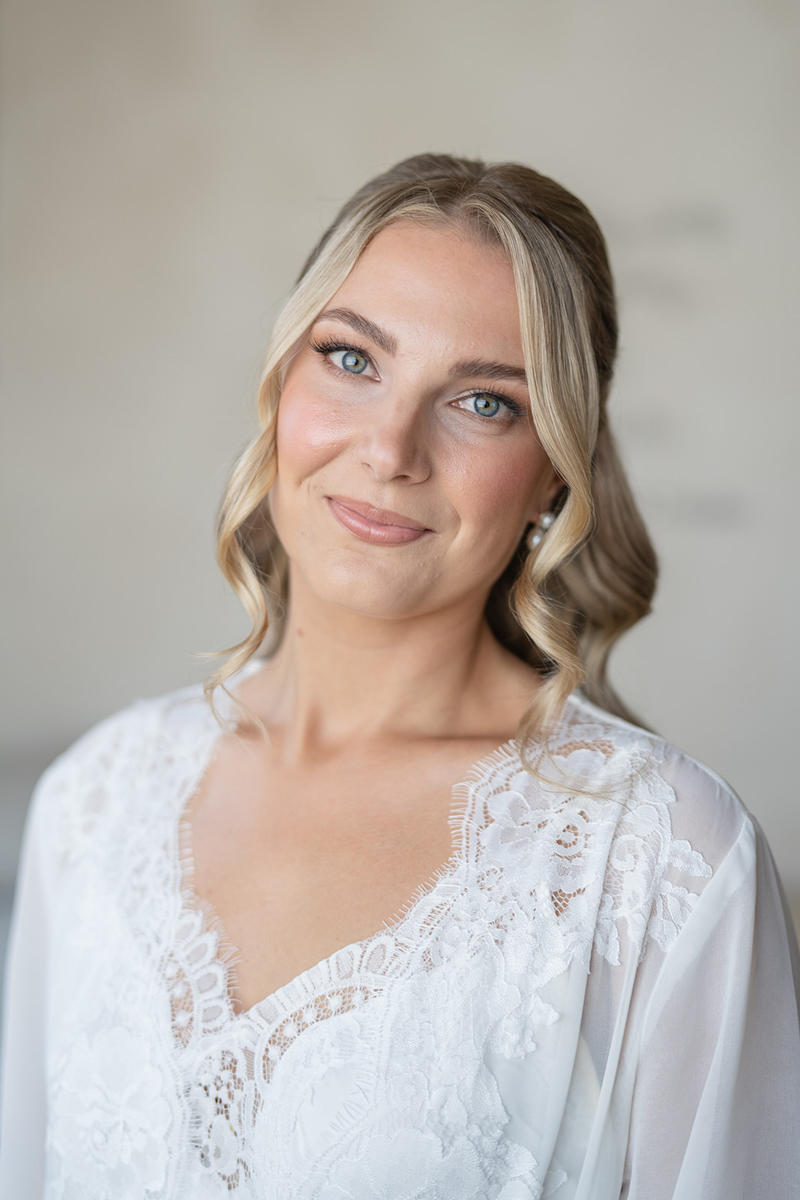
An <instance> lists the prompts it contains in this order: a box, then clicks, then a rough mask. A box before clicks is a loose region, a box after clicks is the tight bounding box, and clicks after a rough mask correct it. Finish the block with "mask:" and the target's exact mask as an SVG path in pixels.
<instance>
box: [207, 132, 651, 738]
mask: <svg viewBox="0 0 800 1200" xmlns="http://www.w3.org/2000/svg"><path fill="white" fill-rule="evenodd" d="M400 220H416V221H426V222H429V221H439V222H447V223H448V224H457V225H459V226H461V227H462V228H465V229H467V230H469V231H471V232H472V233H474V234H476V235H477V236H479V237H481V238H483V239H484V240H485V241H488V242H489V243H491V244H493V245H496V246H498V247H499V248H501V249H502V250H503V251H504V252H505V253H506V254H507V255H508V257H509V259H510V261H511V264H512V266H513V270H514V279H515V284H516V290H517V296H518V300H519V311H520V324H521V333H522V346H523V352H524V357H525V367H526V371H527V376H528V381H529V391H530V399H531V409H532V416H533V421H534V424H535V427H536V430H537V433H538V435H539V438H540V440H541V442H542V445H543V446H544V449H545V451H546V453H547V454H548V456H549V458H550V461H551V463H552V465H553V467H554V468H555V470H556V471H557V473H558V475H559V476H560V478H561V480H562V481H563V484H564V487H563V491H562V493H561V497H560V500H559V503H558V506H557V510H558V515H557V517H556V520H555V522H554V523H553V525H552V527H551V528H550V530H549V532H548V533H547V536H546V537H545V538H544V539H543V541H542V542H541V544H540V546H538V547H537V548H536V549H535V550H533V551H528V548H527V545H526V543H525V541H524V540H523V542H522V543H521V544H520V546H519V548H518V550H517V552H516V553H515V555H514V557H513V559H512V561H511V562H510V563H509V565H508V567H507V568H506V570H505V571H504V573H503V575H502V576H501V577H500V579H498V580H497V582H496V583H495V585H494V587H493V589H492V591H491V594H490V597H489V601H488V604H487V609H486V616H487V619H488V621H489V623H490V625H491V628H492V630H493V632H494V633H495V636H496V637H498V639H499V640H500V641H501V642H502V643H503V644H505V645H506V646H507V647H509V648H510V649H511V650H513V651H514V653H516V654H517V655H519V656H520V657H521V658H523V659H525V660H526V661H527V662H529V663H530V664H531V665H533V666H534V667H536V668H537V670H538V671H539V672H540V673H541V675H542V677H543V682H542V685H541V687H539V688H538V689H537V691H536V695H535V697H534V699H533V701H532V703H531V706H530V709H529V711H528V712H527V714H526V716H525V718H524V720H523V722H522V725H521V729H520V736H521V738H522V740H523V744H525V741H526V739H529V738H530V737H531V736H532V735H533V734H534V733H537V732H538V733H542V732H546V731H547V729H549V728H550V727H551V726H552V724H553V722H554V721H555V720H556V719H557V718H558V716H559V714H560V712H561V710H562V708H563V705H564V702H565V700H566V698H567V696H568V695H569V694H570V692H571V691H573V689H575V688H576V687H582V688H583V691H584V693H585V694H586V696H587V697H588V698H589V699H590V700H593V701H595V702H596V703H598V704H600V705H601V706H602V707H604V708H606V709H608V710H609V711H611V712H613V713H616V714H618V715H620V716H623V717H628V718H630V714H629V713H628V711H627V709H626V708H625V706H624V704H623V703H622V701H621V700H620V699H619V697H618V696H617V695H616V693H615V692H614V690H613V688H612V687H611V685H610V684H609V682H608V678H607V670H606V668H607V661H608V655H609V651H610V650H611V647H612V646H613V644H614V642H615V641H616V640H617V638H618V637H619V636H620V634H622V633H623V632H624V631H625V630H626V629H629V628H630V627H631V626H632V625H634V624H635V623H636V621H638V620H639V619H640V618H641V617H643V616H645V615H646V614H647V613H648V612H649V610H650V602H651V599H652V595H653V591H654V589H655V581H656V560H655V555H654V552H653V548H652V546H651V543H650V540H649V538H648V535H647V531H646V530H645V527H644V525H643V523H642V520H641V517H640V516H639V513H638V511H637V509H636V505H635V503H634V500H633V497H632V495H631V492H630V489H629V487H628V484H627V481H626V479H625V474H624V471H623V468H622V466H621V463H620V460H619V457H618V455H617V452H616V449H615V446H614V441H613V438H612V435H611V431H610V430H609V428H608V424H607V421H606V401H607V397H608V392H609V388H610V384H611V378H612V372H613V364H614V357H615V354H616V347H617V318H616V308H615V302H614V288H613V282H612V278H611V271H610V267H609V263H608V256H607V253H606V247H605V242H604V240H603V236H602V234H601V232H600V229H599V228H598V226H597V223H596V222H595V220H594V218H593V217H592V215H591V213H590V212H589V211H588V209H587V208H586V207H585V206H584V205H583V204H582V203H581V202H580V201H579V200H577V199H576V198H575V197H574V196H573V195H571V194H570V193H569V192H568V191H566V189H565V188H562V187H561V186H560V185H559V184H557V183H555V182H554V181H553V180H552V179H548V178H547V177H546V176H543V175H539V174H538V173H537V172H536V171H533V170H530V169H529V168H527V167H523V166H519V165H517V164H514V163H499V164H494V165H491V164H490V165H486V164H484V163H482V162H479V161H471V160H467V159H460V158H452V157H450V156H449V155H437V154H423V155H418V156H416V157H414V158H409V159H406V160H405V161H404V162H401V163H399V164H398V165H397V166H395V167H393V168H392V169H391V170H390V171H387V172H386V173H385V174H383V175H380V176H378V177H377V178H375V179H373V180H371V181H370V182H369V183H367V184H365V185H364V187H362V188H360V189H359V191H358V192H356V194H355V195H354V196H353V197H352V199H351V200H349V201H348V202H347V204H345V205H344V207H343V208H342V210H341V211H340V212H339V214H338V216H337V217H336V219H335V221H334V222H333V224H332V225H331V226H330V228H329V229H328V230H327V231H326V232H325V233H324V234H323V236H322V238H321V239H320V241H319V243H318V245H317V246H316V247H315V249H314V250H313V252H312V254H311V255H310V257H309V259H308V261H307V262H306V264H305V266H304V267H303V270H302V272H301V274H300V277H299V279H298V281H297V284H296V286H295V288H294V291H293V292H292V294H291V296H290V297H289V300H288V302H287V304H286V306H285V307H284V309H283V311H282V312H281V314H280V316H279V318H278V321H277V323H276V326H275V330H274V333H273V336H272V340H271V344H270V347H269V352H268V354H267V360H266V363H265V366H264V372H263V376H262V381H261V387H260V391H259V398H258V412H259V420H260V425H261V432H260V433H259V435H258V436H257V437H256V438H255V439H254V440H253V441H252V443H251V444H250V445H249V446H248V447H247V449H246V450H245V452H244V454H243V455H242V456H241V458H240V459H239V462H238V463H237V464H236V467H235V469H234V471H233V474H232V477H231V480H230V483H229V485H228V488H227V491H226V493H225V497H224V499H223V503H222V508H221V512H220V518H219V525H218V536H219V540H218V560H219V565H220V567H221V569H222V572H223V574H224V575H225V577H226V579H227V580H228V582H229V583H230V584H231V586H232V587H233V588H234V590H235V591H236V593H237V594H238V596H239V597H240V599H241V600H242V602H243V604H244V606H245V608H246V609H247V612H248V614H249V616H250V618H251V621H252V629H251V632H250V633H249V634H248V636H247V637H245V638H244V639H243V640H242V641H241V642H240V643H239V644H238V645H237V646H234V647H233V648H232V649H231V650H230V651H228V652H227V653H229V654H230V657H229V659H228V660H227V662H226V663H225V664H224V665H223V666H221V667H220V668H219V669H218V670H217V671H216V672H214V674H212V675H211V676H210V678H209V680H208V681H207V685H206V686H207V691H208V692H209V694H211V693H212V692H213V689H214V688H215V687H217V686H218V685H219V684H221V683H224V681H225V680H226V679H228V678H229V677H230V676H231V675H232V674H233V673H234V672H236V671H238V670H239V669H240V668H241V667H242V666H243V665H244V664H245V663H246V662H247V661H248V660H249V659H251V658H252V657H253V656H254V655H255V654H256V653H257V651H258V650H259V649H261V648H262V647H266V648H268V649H274V647H275V645H276V644H277V640H278V638H279V636H280V626H281V617H282V614H283V612H284V610H285V604H286V601H287V579H288V572H287V561H286V555H285V552H284V551H283V547H282V546H281V545H280V542H279V540H278V538H277V535H276V533H275V530H274V529H273V527H272V525H271V524H270V520H269V516H268V512H267V497H268V495H269V491H270V488H271V487H272V484H273V481H274V479H275V472H276V451H275V428H276V418H277V412H278V402H279V400H280V393H281V385H282V380H283V376H284V373H285V369H286V367H287V365H288V363H289V361H290V359H291V357H292V355H293V353H294V352H295V351H296V349H297V346H298V343H299V342H300V340H301V339H302V338H303V337H304V336H305V335H306V333H307V331H308V330H309V328H310V326H311V325H312V324H313V322H314V321H315V320H316V318H317V317H318V316H319V314H320V312H322V311H323V310H324V308H325V306H326V305H327V303H328V301H329V300H330V299H331V297H332V296H333V294H334V293H335V292H336V291H337V290H338V288H339V287H340V286H341V284H342V283H343V282H344V280H345V278H346V277H347V275H348V274H349V272H350V270H351V269H352V267H353V266H354V264H355V262H356V260H357V259H358V257H359V255H360V254H361V253H362V251H363V250H364V248H365V247H366V245H367V244H368V242H369V241H370V240H371V239H372V238H373V237H375V235H376V234H377V233H378V232H379V231H380V230H381V229H384V228H385V227H386V226H387V225H390V224H393V223H394V222H396V221H400Z"/></svg>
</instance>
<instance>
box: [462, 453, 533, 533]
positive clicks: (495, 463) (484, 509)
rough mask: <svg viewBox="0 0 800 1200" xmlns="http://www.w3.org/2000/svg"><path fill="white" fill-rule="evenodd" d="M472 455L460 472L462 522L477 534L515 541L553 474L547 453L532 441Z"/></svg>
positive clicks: (463, 464)
mask: <svg viewBox="0 0 800 1200" xmlns="http://www.w3.org/2000/svg"><path fill="white" fill-rule="evenodd" d="M491 449H492V448H489V452H487V453H484V454H481V455H478V456H470V461H469V462H466V461H465V462H464V463H462V464H461V469H460V470H459V472H458V489H459V492H460V493H461V495H460V499H459V502H458V505H457V507H458V508H459V509H460V512H461V514H462V522H463V523H464V524H466V523H469V525H470V526H471V527H472V531H473V532H474V535H475V536H476V537H480V538H481V539H482V540H483V539H491V540H492V541H495V540H496V539H497V538H500V540H501V542H503V544H505V543H506V542H510V543H513V544H514V545H516V542H517V540H518V538H519V536H520V526H522V525H524V524H525V522H526V521H527V519H528V515H529V512H530V509H531V507H532V506H534V505H536V504H537V503H538V500H539V497H540V495H541V494H543V493H544V492H545V490H546V488H547V485H548V484H549V481H550V479H551V477H552V468H551V466H550V463H549V461H548V458H547V455H546V454H545V453H544V451H543V450H542V448H541V446H540V445H539V444H538V443H535V442H533V441H531V442H529V443H527V444H524V445H522V446H520V447H514V448H513V450H511V452H509V449H510V448H509V447H508V445H507V444H506V445H505V446H503V447H502V448H500V447H498V450H500V451H501V452H499V453H497V454H493V453H491Z"/></svg>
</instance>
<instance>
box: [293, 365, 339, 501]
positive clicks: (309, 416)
mask: <svg viewBox="0 0 800 1200" xmlns="http://www.w3.org/2000/svg"><path fill="white" fill-rule="evenodd" d="M345 440H346V430H345V428H344V425H343V423H342V422H341V421H340V420H339V421H337V419H336V417H335V415H333V414H332V412H331V407H330V405H328V404H326V403H325V402H324V401H322V400H320V399H319V398H317V397H314V396H313V394H309V393H307V392H304V391H301V390H299V389H297V388H285V389H284V392H283V395H282V396H281V400H280V407H279V408H278V426H277V432H276V448H277V455H278V472H279V475H280V476H282V477H283V479H284V481H288V480H292V481H294V482H295V483H297V482H300V481H301V480H303V479H305V478H307V477H308V476H309V475H310V474H313V472H314V471H316V470H318V469H319V468H320V467H322V466H324V465H325V463H327V462H329V461H330V460H331V459H332V458H334V457H335V456H336V455H337V454H338V453H339V452H340V450H341V449H342V447H343V445H344V443H345Z"/></svg>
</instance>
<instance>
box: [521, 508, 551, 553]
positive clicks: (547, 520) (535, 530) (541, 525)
mask: <svg viewBox="0 0 800 1200" xmlns="http://www.w3.org/2000/svg"><path fill="white" fill-rule="evenodd" d="M555 519H556V514H555V513H554V512H543V513H540V514H539V519H538V521H537V522H536V524H535V525H532V526H531V528H530V532H529V533H528V536H527V538H526V539H525V541H526V543H527V546H528V549H529V550H535V549H536V548H537V546H540V545H541V543H542V540H543V538H544V535H545V534H546V533H547V531H548V529H549V528H550V526H551V525H552V524H553V521H555Z"/></svg>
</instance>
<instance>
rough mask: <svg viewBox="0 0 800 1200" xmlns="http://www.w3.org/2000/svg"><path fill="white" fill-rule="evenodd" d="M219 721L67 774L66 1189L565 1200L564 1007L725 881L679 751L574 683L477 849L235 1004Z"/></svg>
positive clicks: (173, 705)
mask: <svg viewBox="0 0 800 1200" xmlns="http://www.w3.org/2000/svg"><path fill="white" fill-rule="evenodd" d="M217 735H218V729H217V727H216V725H215V723H214V719H213V717H212V716H211V714H210V713H209V711H208V710H207V708H206V707H205V706H204V704H203V701H202V699H201V697H200V696H199V695H198V694H197V693H195V692H193V691H192V692H187V693H181V694H178V696H176V697H172V698H168V699H167V700H166V701H160V702H155V703H152V704H145V705H140V706H138V707H137V708H135V709H134V710H132V711H131V712H129V713H128V714H126V715H124V716H123V717H121V718H117V719H116V720H115V721H113V722H109V723H107V724H106V726H104V727H101V729H100V730H99V731H96V732H95V733H94V734H93V735H92V737H91V738H90V739H87V740H86V741H85V743H84V744H83V745H82V746H79V747H77V748H76V749H75V750H74V751H73V752H72V754H71V756H68V758H67V759H66V760H65V761H64V763H62V764H60V765H59V767H58V768H57V770H56V771H55V772H54V774H53V776H52V783H51V785H50V800H49V802H50V804H51V807H52V808H53V812H54V824H53V833H52V837H51V842H52V846H53V848H54V850H53V853H54V856H56V857H57V858H58V861H59V863H60V864H61V866H60V870H61V872H62V889H63V896H64V904H63V906H62V907H63V912H64V923H65V924H64V928H65V930H66V929H68V930H69V934H68V937H67V935H66V934H65V938H67V940H68V941H69V944H70V956H69V958H70V963H71V964H73V965H71V966H70V967H69V968H67V967H66V966H64V967H63V983H64V994H65V996H66V997H67V1001H66V1004H65V1009H64V1011H63V1012H62V1013H61V1015H60V1018H59V1024H58V1027H57V1028H56V1029H54V1030H53V1035H52V1046H53V1048H52V1051H51V1055H50V1060H49V1067H48V1070H49V1073H50V1077H51V1096H52V1118H51V1124H50V1133H49V1149H48V1154H49V1167H48V1190H47V1196H48V1197H49V1198H51V1200H55V1198H56V1197H58V1198H69V1197H73V1196H75V1197H77V1196H81V1197H105V1196H108V1197H114V1198H115V1200H121V1198H124V1197H128V1196H130V1197H156V1196H158V1197H175V1198H177V1197H186V1198H188V1197H192V1198H193V1200H194V1198H196V1197H197V1198H200V1200H203V1198H204V1197H209V1198H210V1197H219V1196H232V1197H236V1198H237V1200H245V1198H248V1200H249V1198H250V1197H259V1198H261V1197H264V1198H266V1197H274V1198H275V1200H291V1198H293V1197H298V1198H302V1200H312V1198H314V1200H365V1198H366V1197H370V1198H372V1197H375V1198H385V1200H417V1198H420V1200H421V1198H423V1197H424V1198H425V1200H436V1198H440V1200H445V1198H447V1200H455V1198H456V1197H457V1198H458V1200H469V1198H474V1200H488V1198H489V1197H491V1198H492V1200H495V1198H498V1197H499V1198H502V1200H533V1198H538V1197H540V1196H546V1195H551V1194H552V1195H556V1196H557V1197H559V1198H560V1197H561V1196H564V1197H566V1196H567V1195H568V1194H570V1193H569V1172H568V1171H566V1170H565V1169H564V1168H563V1167H562V1166H561V1164H560V1163H559V1161H558V1153H557V1151H556V1150H554V1146H555V1138H556V1133H557V1126H554V1123H553V1119H552V1117H551V1116H550V1115H549V1114H550V1111H551V1110H550V1107H549V1106H550V1105H552V1103H553V1100H552V1096H551V1090H552V1089H551V1086H550V1084H549V1083H548V1078H549V1072H551V1071H552V1069H553V1068H552V1064H554V1063H556V1062H560V1061H562V1060H565V1059H566V1061H572V1060H575V1061H577V1057H576V1056H577V1055H578V1050H579V1043H580V1039H581V1037H582V1034H581V1029H580V1020H579V1019H578V1021H577V1022H576V1021H574V1020H573V1019H572V1018H570V1017H569V1016H568V1003H567V998H568V996H570V995H572V993H573V992H574V991H575V989H578V988H580V987H585V986H586V984H585V980H586V976H587V971H588V969H589V965H590V961H591V960H592V956H593V955H595V956H597V958H598V959H599V960H602V961H603V962H604V963H605V964H606V966H607V967H608V968H609V969H610V968H618V969H623V968H625V969H627V967H626V964H628V963H630V962H634V963H635V962H636V961H638V960H639V959H640V957H641V956H642V955H643V954H644V952H645V949H646V947H647V945H648V944H649V943H652V944H654V945H655V946H656V947H658V949H659V951H660V952H666V951H667V950H668V949H669V948H670V946H671V945H672V944H673V942H674V941H675V939H676V937H677V936H678V934H679V932H680V930H681V928H682V926H683V924H684V922H685V921H686V919H687V917H688V915H689V914H690V912H691V910H692V908H693V906H694V904H695V902H696V899H697V896H696V894H695V892H694V891H692V890H691V887H692V886H696V885H693V884H692V881H697V880H707V879H708V878H709V877H710V875H711V867H710V866H709V865H708V864H707V863H706V861H705V860H704V858H703V856H702V855H701V854H700V853H699V852H697V851H696V850H693V849H692V847H691V846H690V845H689V843H688V842H687V841H685V840H681V839H676V838H674V837H673V833H672V823H671V815H670V808H671V805H672V804H673V803H674V800H675V797H674V794H673V792H672V789H671V788H670V786H669V785H668V784H667V783H666V782H665V781H664V779H663V778H662V775H661V774H660V772H659V763H660V755H661V748H660V743H659V742H658V741H657V739H654V738H652V737H650V736H649V735H645V734H643V733H641V731H638V730H635V729H633V728H632V727H629V726H625V725H624V724H622V723H615V722H613V720H612V719H605V716H604V714H602V713H600V712H599V711H598V710H596V709H593V708H592V707H591V706H589V705H587V704H586V703H585V702H582V701H578V700H577V699H576V700H573V701H572V702H571V703H570V705H569V706H568V709H567V712H566V714H565V717H564V720H563V722H562V727H561V729H560V731H559V735H558V737H557V738H556V739H555V741H554V743H553V746H552V753H551V756H550V757H549V758H547V759H544V758H543V759H542V761H541V762H540V763H539V764H538V765H537V774H536V777H534V776H532V775H531V774H530V773H529V772H528V771H526V770H525V769H524V767H523V765H522V762H521V761H520V758H519V754H518V751H517V748H516V746H515V745H514V744H513V743H510V744H508V745H506V746H504V747H501V748H500V749H499V750H497V751H496V752H495V753H494V754H493V755H491V756H490V757H489V758H487V759H485V760H484V761H483V762H481V763H480V764H478V765H477V767H476V768H474V769H473V771H472V773H471V775H470V777H469V779H468V780H467V782H466V783H465V784H464V785H461V788H460V789H459V792H458V794H459V796H460V797H461V799H462V800H463V818H462V821H461V827H460V848H459V852H458V853H457V855H456V856H455V857H454V859H453V862H452V863H451V864H450V866H449V867H448V869H447V870H445V871H444V872H443V873H442V874H441V875H440V877H439V878H438V879H437V880H436V881H435V882H434V884H433V885H432V886H431V887H430V888H429V889H427V890H426V891H424V892H422V893H421V894H419V895H418V896H417V897H416V898H415V900H414V901H413V903H412V904H411V905H410V906H409V908H408V910H407V911H406V913H405V914H404V915H403V917H402V918H401V919H399V920H398V921H397V922H396V923H394V924H393V925H391V926H389V927H388V928H386V929H384V930H382V931H380V932H379V933H377V934H375V935H374V936H373V937H371V938H368V939H366V940H365V941H363V942H360V943H357V944H355V945H352V946H348V947H345V948H343V949H341V950H339V951H337V952H336V953H334V954H333V955H331V957H330V958H328V959H326V960H324V961H323V962H321V963H318V964H317V965H316V966H314V967H312V968H311V969H310V970H308V971H306V972H304V973H303V974H301V975H300V976H298V977H297V978H296V979H294V980H293V981H292V982H291V983H289V984H288V985H286V986H285V987H282V988H280V989H279V990H278V991H277V992H276V993H275V994H274V995H272V996H270V997H266V998H265V999H264V1000H263V1001H261V1003H259V1004H257V1005H255V1006H254V1007H253V1008H252V1009H250V1010H249V1011H248V1012H246V1013H240V1014H237V1013H236V1012H235V1011H234V1007H233V1004H232V1002H231V998H230V994H229V991H230V978H229V973H230V969H229V965H228V963H227V962H226V958H225V955H223V954H222V953H221V950H220V944H221V933H220V930H219V929H218V927H217V926H216V924H215V922H214V921H213V919H212V917H211V915H210V914H209V912H208V911H207V910H205V909H204V908H203V907H202V906H200V905H198V904H197V902H196V900H195V898H194V897H193V894H192V890H191V869H190V864H189V863H188V862H187V859H186V854H185V850H182V846H181V819H182V815H183V813H184V811H185V809H186V805H187V803H188V801H189V799H190V797H191V795H192V794H193V792H194V791H195V789H196V787H197V785H198V782H199V780H200V778H201V776H202V773H203V771H204V769H205V765H206V763H207V762H208V759H209V756H210V754H211V752H212V749H213V745H214V742H215V739H216V737H217ZM56 818H57V819H56ZM98 921H99V922H100V924H101V926H102V941H103V946H104V947H105V949H104V953H103V954H102V955H101V956H100V955H98V954H97V953H96V952H95V953H93V952H92V947H93V946H96V945H97V936H98ZM76 946H77V947H82V949H83V951H84V955H83V958H82V959H81V956H80V954H76V950H75V948H76ZM65 961H66V956H65ZM58 969H59V968H58V964H57V967H56V973H58ZM76 972H78V973H79V974H76ZM581 981H583V982H581ZM578 1011H579V1010H578ZM570 1056H571V1057H570ZM519 1072H527V1073H528V1074H527V1075H526V1076H525V1078H526V1079H529V1083H527V1084H526V1085H525V1088H524V1089H523V1092H524V1094H525V1097H526V1100H525V1103H526V1105H527V1106H528V1108H526V1110H525V1112H524V1113H521V1112H518V1111H516V1109H515V1103H513V1102H512V1101H511V1100H510V1098H509V1097H510V1094H511V1092H510V1085H509V1083H508V1081H509V1080H512V1079H516V1078H522V1076H519V1074H518V1073H519ZM515 1073H516V1074H515ZM589 1075H592V1078H591V1080H590V1083H591V1086H592V1087H593V1088H595V1090H596V1088H597V1086H598V1081H597V1078H596V1077H594V1075H593V1071H590V1072H589ZM575 1078H576V1079H577V1074H575ZM574 1086H575V1087H576V1088H577V1087H578V1083H575V1084H574ZM581 1086H583V1085H581ZM563 1103H564V1105H565V1106H568V1103H570V1104H573V1107H575V1105H576V1102H575V1101H574V1097H573V1100H571V1101H569V1102H568V1097H567V1095H566V1093H565V1097H564V1099H563ZM551 1127H552V1128H551Z"/></svg>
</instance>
